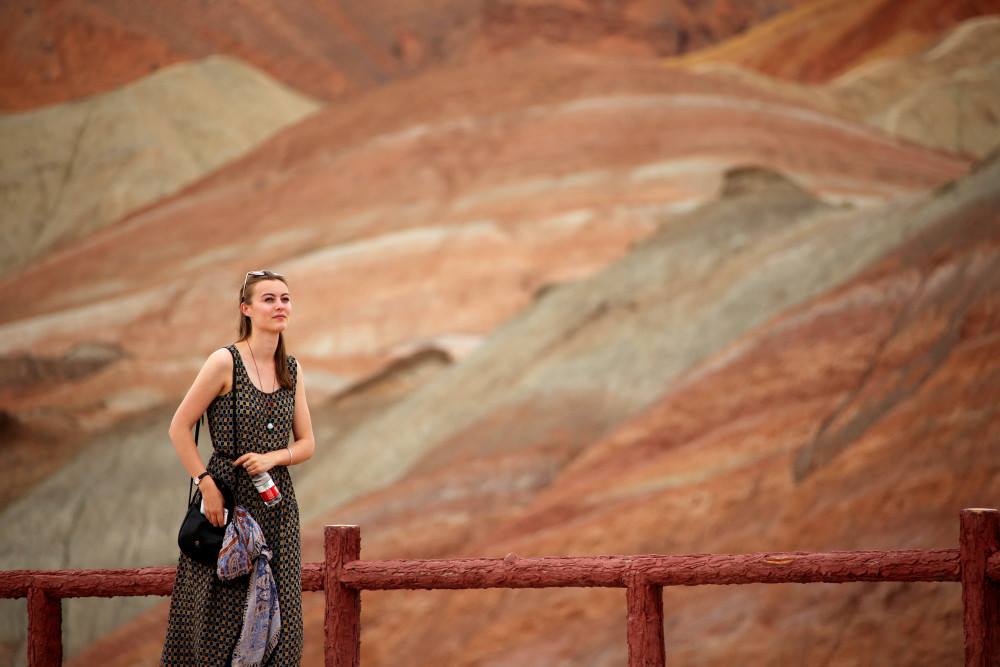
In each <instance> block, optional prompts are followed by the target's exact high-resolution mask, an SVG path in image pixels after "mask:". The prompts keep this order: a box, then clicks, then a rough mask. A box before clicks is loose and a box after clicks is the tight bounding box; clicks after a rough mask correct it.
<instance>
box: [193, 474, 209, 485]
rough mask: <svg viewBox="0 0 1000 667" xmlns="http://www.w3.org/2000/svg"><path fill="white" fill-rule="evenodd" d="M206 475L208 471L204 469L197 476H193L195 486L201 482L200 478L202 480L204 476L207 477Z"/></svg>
mask: <svg viewBox="0 0 1000 667" xmlns="http://www.w3.org/2000/svg"><path fill="white" fill-rule="evenodd" d="M208 475H209V473H208V471H207V470H206V471H205V472H203V473H201V474H200V475H198V476H197V477H195V478H194V484H195V486H198V485H199V484H201V480H203V479H204V478H206V477H208Z"/></svg>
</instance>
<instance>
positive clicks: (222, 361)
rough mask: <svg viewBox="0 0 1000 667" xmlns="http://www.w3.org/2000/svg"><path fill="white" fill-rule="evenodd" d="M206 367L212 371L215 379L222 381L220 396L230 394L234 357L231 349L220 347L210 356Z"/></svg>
mask: <svg viewBox="0 0 1000 667" xmlns="http://www.w3.org/2000/svg"><path fill="white" fill-rule="evenodd" d="M205 367H206V368H207V369H209V370H210V371H211V373H212V375H213V376H214V377H216V378H217V379H218V380H221V382H222V389H220V390H219V395H220V396H221V395H223V394H227V393H229V390H230V389H231V388H232V384H233V355H232V353H231V352H230V351H229V348H228V347H220V348H219V349H217V350H215V351H214V352H212V354H210V355H208V359H207V360H206V361H205Z"/></svg>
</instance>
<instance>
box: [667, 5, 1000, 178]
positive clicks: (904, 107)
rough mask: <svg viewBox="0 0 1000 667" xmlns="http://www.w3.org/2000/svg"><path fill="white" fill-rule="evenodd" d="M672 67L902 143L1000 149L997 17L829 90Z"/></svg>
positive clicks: (734, 71)
mask: <svg viewBox="0 0 1000 667" xmlns="http://www.w3.org/2000/svg"><path fill="white" fill-rule="evenodd" d="M683 62H684V61H683V60H668V61H667V65H668V66H669V67H683V68H684V70H686V71H690V70H691V69H693V70H694V71H698V72H705V73H712V74H714V75H716V76H728V77H732V78H734V79H736V80H739V81H744V82H747V83H751V82H752V83H753V84H754V85H756V86H758V87H760V88H761V89H764V90H767V91H769V92H770V93H772V94H774V95H781V96H783V97H785V98H786V99H789V100H792V101H796V102H799V103H803V104H811V105H815V106H818V107H820V108H822V109H824V110H825V111H826V113H829V114H832V115H835V116H843V117H846V118H850V119H852V120H856V121H861V122H864V123H867V124H869V125H872V126H874V127H877V128H879V129H881V130H883V131H884V132H886V133H888V134H890V135H892V136H895V137H899V138H900V139H902V140H904V141H908V142H913V143H916V144H920V145H924V146H928V147H931V148H936V149H939V150H945V151H948V152H951V153H956V154H961V155H968V156H970V157H974V158H981V157H983V156H985V155H986V154H987V153H989V152H990V151H991V150H992V149H993V148H995V147H996V146H997V145H998V142H1000V14H994V15H990V16H982V17H976V18H971V19H968V20H966V21H963V22H962V23H959V24H958V25H956V26H954V27H953V28H951V29H949V30H947V31H946V32H945V33H944V34H942V35H941V36H939V37H938V38H936V39H933V40H930V41H929V42H927V43H926V44H925V45H924V46H923V47H922V48H920V49H918V50H917V51H916V52H914V53H911V54H907V55H901V56H898V57H892V58H882V59H879V60H874V61H870V62H867V63H865V64H863V65H859V66H858V67H855V68H853V69H851V70H849V71H847V72H845V73H843V74H841V75H840V76H838V77H836V78H834V79H832V80H830V81H829V82H827V83H825V84H817V85H803V84H799V83H795V82H791V81H784V80H780V79H774V78H771V77H768V76H766V75H764V74H761V73H759V72H756V71H754V70H750V69H747V68H746V67H743V66H738V65H733V64H731V63H726V62H713V61H712V60H711V59H706V60H705V62H702V63H700V64H696V65H695V64H683Z"/></svg>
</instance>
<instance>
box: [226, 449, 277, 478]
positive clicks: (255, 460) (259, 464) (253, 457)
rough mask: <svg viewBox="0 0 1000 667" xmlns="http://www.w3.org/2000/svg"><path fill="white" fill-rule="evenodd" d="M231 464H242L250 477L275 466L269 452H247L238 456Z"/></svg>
mask: <svg viewBox="0 0 1000 667" xmlns="http://www.w3.org/2000/svg"><path fill="white" fill-rule="evenodd" d="M233 465H234V466H243V467H244V468H246V471H247V472H248V473H250V476H251V477H252V476H253V475H259V474H260V473H262V472H267V471H268V470H270V469H271V468H273V467H274V466H275V461H274V457H272V456H271V453H270V452H269V453H267V454H258V453H256V452H247V453H246V454H244V455H243V456H241V457H240V458H238V459H236V460H235V461H233Z"/></svg>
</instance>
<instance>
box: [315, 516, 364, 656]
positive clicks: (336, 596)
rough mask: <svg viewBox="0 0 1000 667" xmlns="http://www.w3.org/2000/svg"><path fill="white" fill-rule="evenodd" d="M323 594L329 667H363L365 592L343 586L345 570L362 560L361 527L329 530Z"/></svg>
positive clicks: (325, 643)
mask: <svg viewBox="0 0 1000 667" xmlns="http://www.w3.org/2000/svg"><path fill="white" fill-rule="evenodd" d="M323 538H324V542H325V552H326V562H325V563H324V568H323V591H324V594H325V596H326V615H325V628H324V645H323V653H324V656H325V660H326V663H325V664H326V667H360V665H361V591H360V590H359V589H356V588H348V587H347V586H344V585H343V584H341V583H340V572H341V568H343V566H344V565H346V564H347V563H349V562H351V561H354V560H358V559H359V558H361V528H360V526H325V527H324V529H323Z"/></svg>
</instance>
